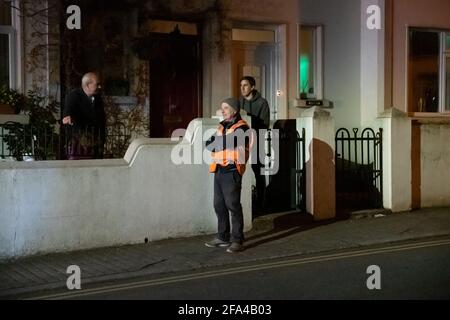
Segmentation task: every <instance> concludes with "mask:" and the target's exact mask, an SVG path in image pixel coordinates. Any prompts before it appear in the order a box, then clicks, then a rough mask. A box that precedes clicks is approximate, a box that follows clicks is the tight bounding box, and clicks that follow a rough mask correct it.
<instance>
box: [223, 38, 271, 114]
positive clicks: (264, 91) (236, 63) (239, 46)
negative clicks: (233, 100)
mask: <svg viewBox="0 0 450 320" xmlns="http://www.w3.org/2000/svg"><path fill="white" fill-rule="evenodd" d="M277 52H278V48H277V44H276V43H275V42H251V41H235V40H234V41H233V49H232V74H231V76H232V81H233V83H232V87H233V91H232V94H233V96H235V97H240V95H241V92H240V81H239V80H240V79H241V78H242V77H243V76H252V77H253V78H255V80H256V90H258V91H259V92H260V93H261V95H262V96H263V97H264V98H265V99H266V100H267V102H268V103H269V107H270V118H271V120H275V119H276V118H277V117H276V114H277V110H278V106H277V99H276V98H277V96H276V93H277V87H278V86H277V83H278V79H277V75H278V63H279V61H277Z"/></svg>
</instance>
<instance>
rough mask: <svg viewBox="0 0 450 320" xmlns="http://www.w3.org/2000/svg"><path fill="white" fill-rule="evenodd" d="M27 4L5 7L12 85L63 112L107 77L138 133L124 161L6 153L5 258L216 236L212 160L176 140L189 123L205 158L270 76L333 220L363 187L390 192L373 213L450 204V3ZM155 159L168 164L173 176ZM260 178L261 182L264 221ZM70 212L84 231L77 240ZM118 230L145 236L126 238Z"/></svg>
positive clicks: (0, 27)
mask: <svg viewBox="0 0 450 320" xmlns="http://www.w3.org/2000/svg"><path fill="white" fill-rule="evenodd" d="M11 4H13V8H11V7H9V6H6V5H5V4H3V5H2V7H1V9H2V10H1V11H0V12H1V14H0V19H1V20H0V40H1V41H0V54H1V62H0V67H1V69H0V72H1V74H0V81H1V82H2V84H5V85H7V86H9V87H10V88H13V89H17V90H19V91H21V92H26V91H28V90H35V91H38V92H41V94H42V95H43V96H46V97H49V99H52V100H56V101H58V102H60V103H61V104H63V103H64V99H65V96H66V95H67V93H68V92H69V90H71V89H72V88H74V87H76V86H78V85H79V81H80V79H81V76H82V75H83V74H84V73H85V72H88V71H96V72H98V73H99V74H100V76H101V79H102V80H101V81H102V86H103V94H104V97H105V102H106V107H107V113H108V115H109V119H108V121H109V123H110V124H111V126H114V125H118V124H120V125H122V126H125V127H126V128H127V129H128V130H129V131H130V132H131V139H130V141H133V143H132V144H131V146H130V147H129V148H128V149H127V150H128V151H127V150H124V153H125V151H127V154H126V155H125V157H124V158H123V159H122V158H121V157H120V159H108V160H96V161H92V162H91V161H86V162H84V161H82V162H76V161H49V162H39V161H36V162H32V163H31V162H30V163H16V162H0V179H2V186H3V188H4V189H5V190H6V191H5V192H4V193H0V199H1V201H2V203H5V206H3V207H2V208H1V209H2V213H1V215H0V219H2V220H4V221H6V222H5V223H4V224H2V227H1V228H2V229H1V230H2V231H1V234H2V238H1V239H2V246H1V252H0V253H1V256H4V257H11V256H23V255H28V254H34V253H37V252H48V251H58V250H72V249H77V248H79V249H82V248H89V247H94V246H104V245H113V244H123V243H137V242H139V241H141V240H142V239H144V238H147V239H150V240H158V239H163V238H168V237H176V236H189V235H195V234H200V233H212V232H214V221H213V219H210V218H211V216H210V214H211V212H212V193H211V190H212V182H211V181H212V180H211V177H210V176H208V175H204V174H201V173H200V172H203V171H202V170H203V169H204V170H205V172H206V171H207V168H206V166H205V165H201V166H202V167H204V168H203V169H199V168H201V167H198V166H196V167H193V166H189V165H187V164H186V165H185V164H183V165H182V166H181V167H180V166H175V165H174V163H173V161H171V160H170V157H171V156H173V151H172V152H171V151H170V150H174V149H173V148H174V146H175V145H176V144H177V142H178V141H179V140H177V139H176V140H172V141H171V140H170V139H168V138H170V137H171V134H172V132H173V131H174V130H176V129H179V128H188V131H187V133H186V134H185V136H184V138H183V140H182V141H183V143H185V146H187V147H186V148H187V150H191V151H192V152H194V149H195V144H196V143H197V142H198V143H200V144H201V142H200V141H201V135H202V134H203V132H204V129H206V128H210V129H211V128H214V125H215V123H216V122H217V119H216V117H217V116H216V112H217V109H218V107H219V104H220V102H221V101H222V100H223V99H224V98H226V97H229V96H238V95H239V79H240V77H242V76H243V75H252V76H253V77H255V79H256V80H257V89H258V90H259V91H260V92H261V93H262V94H263V96H265V97H266V99H267V100H268V101H269V104H270V107H271V120H272V123H273V127H274V128H281V129H282V130H284V129H286V127H284V126H285V124H286V123H288V122H286V121H291V122H289V123H293V126H294V129H297V132H298V133H301V132H302V131H303V130H304V132H305V133H304V137H303V140H302V139H300V140H301V141H302V142H301V143H303V148H304V150H305V151H304V153H303V156H302V159H301V161H300V162H301V164H299V165H298V167H294V168H293V171H295V172H296V173H295V174H296V175H295V178H293V180H292V181H291V180H289V183H292V187H290V188H291V189H289V190H288V191H287V192H290V193H295V194H297V195H298V194H300V192H301V191H302V192H303V191H304V192H303V193H302V196H301V198H302V199H301V201H303V202H304V203H303V204H304V207H305V209H306V211H307V212H309V213H310V214H312V215H313V216H314V217H315V218H316V219H317V220H322V219H329V218H333V217H335V216H336V212H337V211H338V210H337V208H338V209H339V201H341V200H342V199H343V198H346V197H347V198H346V199H347V200H348V199H353V198H351V197H350V198H348V195H349V194H350V193H352V192H354V191H355V189H367V190H365V192H366V193H371V194H372V195H373V197H374V198H370V199H372V200H370V201H371V202H370V203H371V204H370V205H368V203H369V202H368V201H366V200H363V201H360V203H362V204H361V206H359V207H358V208H360V209H369V208H385V209H389V210H392V211H394V212H401V211H407V210H411V209H414V208H421V207H434V206H449V205H450V187H449V186H448V185H449V184H448V183H447V181H448V180H449V179H450V173H449V172H450V171H449V170H447V168H448V165H450V156H449V155H450V146H449V145H448V143H447V141H448V139H449V138H450V120H449V119H450V118H449V117H448V111H449V110H450V74H449V67H450V2H449V1H448V0H395V1H394V0H340V1H331V0H289V1H286V0H258V1H253V0H249V1H246V2H239V1H234V0H222V1H209V0H198V1H181V0H180V1H176V0H173V1H156V0H155V1H150V0H149V1H134V0H123V1H95V2H93V1H87V0H79V1H55V0H47V1H33V0H22V1H12V2H11ZM2 117H3V118H2ZM6 117H9V118H6ZM17 117H20V115H18V116H17ZM2 119H3V120H2ZM5 119H8V120H10V119H11V118H10V116H4V115H0V122H2V121H3V122H4V121H6V120H5ZM195 119H196V120H195ZM16 120H17V121H19V120H20V121H23V122H26V121H27V119H26V117H25V118H23V117H22V118H20V119H16ZM277 121H278V122H277ZM283 121H285V122H283ZM292 121H293V122H292ZM143 138H146V139H143ZM148 138H150V139H148ZM366 142H367V145H366V144H365V143H366ZM350 143H352V144H354V147H350ZM347 145H348V147H347ZM352 146H353V145H352ZM127 147H128V145H127ZM366 147H367V149H368V151H367V152H366V151H365V150H366ZM351 148H353V149H352V151H350V149H351ZM281 149H282V150H285V149H283V148H281ZM369 149H370V150H369ZM297 151H298V150H297V149H295V148H294V151H293V152H294V153H295V152H297ZM189 152H190V151H189ZM282 152H285V151H282ZM275 155H278V153H276V152H275ZM193 157H194V158H195V156H194V155H193ZM280 159H284V158H281V156H280ZM155 161H158V162H159V163H164V165H162V166H161V168H160V170H156V169H155V165H154V163H155ZM282 161H284V160H282ZM194 168H195V169H194ZM349 168H352V170H353V171H351V170H350V171H349ZM30 170H31V171H30ZM289 170H291V168H288V171H289ZM346 170H347V171H346ZM30 172H32V173H33V175H35V176H34V178H35V179H37V180H39V179H44V180H46V179H50V182H49V183H48V184H47V187H48V190H46V191H45V190H42V188H41V187H40V184H39V183H32V184H29V183H27V181H26V179H25V176H26V175H28V174H29V173H30ZM299 172H300V173H299ZM28 176H29V175H28ZM114 176H116V177H118V178H119V177H120V181H118V182H117V183H116V184H115V183H114V179H113V178H111V177H114ZM154 176H156V177H158V180H157V179H152V177H154ZM50 177H51V178H50ZM300 177H301V178H302V179H304V180H301V181H300ZM361 177H363V178H361ZM3 181H4V182H5V183H3ZM18 181H19V182H18ZM161 181H166V182H167V183H161ZM172 181H177V183H175V184H174V183H172ZM271 181H272V180H271V178H270V177H268V178H267V182H268V184H269V185H270V183H271ZM303 181H304V182H303ZM334 181H336V183H334ZM119 182H120V183H119ZM180 182H181V183H180ZM281 183H283V182H281ZM105 184H106V185H108V187H107V188H106V194H102V195H98V194H97V193H96V192H97V191H95V190H97V189H100V187H101V185H105ZM174 185H176V188H174V187H173V186H174ZM251 185H252V181H251V178H250V177H248V178H247V180H246V181H245V182H244V194H245V195H243V199H244V200H243V204H244V212H245V216H246V228H247V229H248V228H251ZM191 186H196V187H195V189H196V190H197V191H201V193H202V195H201V196H200V198H201V201H197V200H198V199H197V198H198V197H199V195H198V194H197V193H196V192H194V191H195V190H192V188H191ZM300 189H302V190H300ZM73 190H77V191H76V192H75V193H73V192H72V191H73ZM86 190H90V191H89V192H87V191H86ZM208 190H209V191H208ZM17 194H20V195H22V196H20V197H18V196H17ZM26 194H31V195H32V196H28V197H27V196H24V195H26ZM69 194H70V197H71V198H70V199H69V198H68V197H69ZM96 195H97V196H96ZM152 195H153V196H154V197H155V198H154V199H153V196H152ZM303 195H305V196H303ZM121 196H124V197H126V198H127V199H131V200H129V201H128V202H127V203H128V204H127V205H124V203H125V202H123V201H119V202H117V201H118V200H120V199H121ZM53 197H57V198H58V199H63V200H64V201H61V202H58V203H55V202H51V201H50V199H52V198H53ZM73 197H75V198H76V199H78V200H76V199H73ZM294 197H295V196H294ZM297 197H298V196H297ZM173 198H175V199H177V200H176V201H173ZM85 199H89V201H86V200H85ZM140 199H146V200H145V201H141V200H140ZM152 199H153V200H152ZM192 199H197V200H195V201H194V200H192ZM363 199H366V198H363ZM373 199H375V200H373ZM147 200H148V201H147ZM352 201H353V200H351V201H350V202H352ZM184 202H187V203H188V205H187V206H186V207H184V206H183V203H184ZM62 203H65V205H64V206H63V205H62ZM366 204H367V207H364V205H366ZM164 208H167V210H164ZM293 209H295V204H294V208H293ZM346 209H348V208H346ZM161 211H167V212H165V213H164V214H162V213H161ZM181 211H182V212H183V214H181V216H182V217H183V218H182V219H179V217H180V212H181ZM61 212H73V213H68V214H62V213H61ZM92 212H93V213H94V214H92ZM124 212H127V213H126V214H123V215H122V213H124ZM197 213H199V214H200V215H196V214H197ZM11 215H12V217H11ZM201 217H203V218H202V219H200V218H201ZM66 220H67V221H69V222H70V223H71V224H72V225H76V226H77V228H76V230H73V229H70V230H71V231H70V232H68V229H67V226H66V225H65V223H64V221H66ZM30 221H31V222H30ZM49 221H51V222H49ZM101 221H112V222H111V224H110V225H109V227H108V226H106V227H104V228H103V227H100V229H101V230H103V231H104V232H101V233H100V234H96V233H95V231H94V229H92V228H87V227H86V226H101ZM133 221H135V222H133ZM200 221H203V222H200ZM205 221H206V222H205ZM32 222H34V223H32ZM117 225H124V226H126V228H125V229H126V230H127V233H126V234H125V233H121V232H120V230H116V231H117V232H116V233H115V235H112V234H111V233H110V232H109V231H108V230H110V229H111V228H113V229H114V228H116V226H117ZM11 230H15V233H14V232H13V231H11ZM77 230H78V231H77ZM82 230H85V231H84V232H83V231H82ZM43 233H44V234H49V235H51V237H50V238H49V237H47V238H45V239H42V237H41V236H40V235H41V234H43ZM15 234H22V235H23V236H22V238H20V239H19V240H17V239H15V237H16V236H15ZM25 234H26V235H25ZM36 239H41V240H39V241H38V240H36ZM61 239H62V240H61Z"/></svg>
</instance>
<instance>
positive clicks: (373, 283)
mask: <svg viewBox="0 0 450 320" xmlns="http://www.w3.org/2000/svg"><path fill="white" fill-rule="evenodd" d="M366 273H367V274H370V277H369V278H367V281H366V286H367V289H369V290H381V268H380V267H379V266H377V265H371V266H368V267H367V270H366Z"/></svg>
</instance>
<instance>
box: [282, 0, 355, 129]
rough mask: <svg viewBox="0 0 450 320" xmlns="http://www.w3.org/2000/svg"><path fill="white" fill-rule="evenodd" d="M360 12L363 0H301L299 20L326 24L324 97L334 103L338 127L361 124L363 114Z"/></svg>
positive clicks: (333, 110)
mask: <svg viewBox="0 0 450 320" xmlns="http://www.w3.org/2000/svg"><path fill="white" fill-rule="evenodd" d="M360 12H361V0H339V1H330V0H301V1H300V21H299V22H300V23H301V24H312V25H323V27H324V29H323V37H324V41H323V55H324V57H323V60H324V61H323V63H324V65H323V76H324V99H328V100H331V101H333V103H334V109H332V110H330V111H331V113H332V114H333V116H334V118H335V123H336V127H338V128H340V127H348V128H353V127H358V126H359V123H360V118H361V110H360V97H361V88H360V84H361V83H360V79H361V71H360V70H361V67H360V64H361V13H360ZM296 67H297V66H296ZM291 70H293V69H291Z"/></svg>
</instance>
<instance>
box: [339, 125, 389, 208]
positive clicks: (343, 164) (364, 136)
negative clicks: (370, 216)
mask: <svg viewBox="0 0 450 320" xmlns="http://www.w3.org/2000/svg"><path fill="white" fill-rule="evenodd" d="M335 139H336V154H335V160H336V206H337V208H338V209H341V210H342V209H344V210H345V209H377V208H382V207H383V130H382V129H381V128H380V129H379V131H378V132H375V131H374V130H373V129H371V128H367V129H364V130H363V131H362V132H361V134H359V129H353V130H352V133H350V131H349V130H347V129H345V128H341V129H339V130H338V131H337V132H336V137H335Z"/></svg>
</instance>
